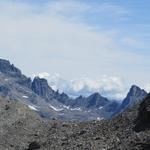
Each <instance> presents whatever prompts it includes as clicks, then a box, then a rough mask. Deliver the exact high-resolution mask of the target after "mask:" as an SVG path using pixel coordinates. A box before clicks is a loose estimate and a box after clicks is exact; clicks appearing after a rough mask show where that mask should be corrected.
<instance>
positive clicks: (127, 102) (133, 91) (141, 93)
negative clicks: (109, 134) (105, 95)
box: [115, 85, 147, 114]
mask: <svg viewBox="0 0 150 150" xmlns="http://www.w3.org/2000/svg"><path fill="white" fill-rule="evenodd" d="M146 96H147V92H146V91H145V90H143V89H141V88H140V87H138V86H136V85H132V87H131V88H130V90H129V92H128V94H127V96H126V98H125V99H124V100H123V101H122V104H121V105H120V107H119V108H118V110H117V111H116V112H115V114H118V113H119V112H123V111H124V110H125V109H127V108H129V107H132V106H134V105H135V104H138V103H139V102H141V101H142V100H143V99H144V98H145V97H146Z"/></svg>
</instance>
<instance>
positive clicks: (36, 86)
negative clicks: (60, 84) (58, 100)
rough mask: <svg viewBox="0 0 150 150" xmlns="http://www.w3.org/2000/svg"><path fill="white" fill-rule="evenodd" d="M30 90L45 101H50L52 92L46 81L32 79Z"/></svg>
mask: <svg viewBox="0 0 150 150" xmlns="http://www.w3.org/2000/svg"><path fill="white" fill-rule="evenodd" d="M32 90H33V91H34V92H35V93H36V94H38V95H39V96H41V97H43V98H45V99H51V98H52V97H53V95H54V90H52V88H50V87H49V85H48V82H47V80H46V79H41V78H39V77H36V78H34V80H33V82H32Z"/></svg>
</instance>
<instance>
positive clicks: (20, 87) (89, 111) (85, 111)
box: [0, 59, 147, 121]
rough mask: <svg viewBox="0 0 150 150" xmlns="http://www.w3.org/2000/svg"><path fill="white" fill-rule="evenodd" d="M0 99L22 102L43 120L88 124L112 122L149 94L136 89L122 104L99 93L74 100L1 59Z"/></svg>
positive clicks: (132, 90) (130, 92)
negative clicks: (101, 121)
mask: <svg viewBox="0 0 150 150" xmlns="http://www.w3.org/2000/svg"><path fill="white" fill-rule="evenodd" d="M0 96H3V97H6V98H9V99H12V100H16V101H20V102H21V103H23V104H25V105H27V106H28V107H29V108H30V109H32V110H34V111H35V112H37V113H38V114H39V115H40V116H42V117H44V118H48V119H58V120H66V121H88V120H102V119H110V118H112V117H114V116H116V115H118V114H120V113H121V112H123V111H125V110H126V109H128V108H130V107H132V106H134V105H136V104H138V103H140V102H141V101H142V100H143V98H144V97H146V96H147V93H146V91H144V90H143V89H141V88H139V87H138V86H136V85H133V86H132V87H131V89H130V90H129V92H128V94H127V96H126V98H125V99H124V100H123V101H122V103H119V102H118V101H115V100H114V101H112V100H109V99H107V98H105V97H103V96H101V95H100V93H93V94H92V95H90V96H88V97H84V96H79V97H77V98H71V97H69V96H68V95H67V94H66V93H60V92H59V91H58V90H57V91H55V90H53V89H52V88H51V87H50V86H49V84H48V81H47V80H46V79H44V78H39V77H35V78H34V79H33V80H31V78H29V77H26V76H25V75H23V74H22V72H21V71H20V69H18V68H17V67H15V66H14V65H13V64H11V63H10V62H9V61H8V60H4V59H0Z"/></svg>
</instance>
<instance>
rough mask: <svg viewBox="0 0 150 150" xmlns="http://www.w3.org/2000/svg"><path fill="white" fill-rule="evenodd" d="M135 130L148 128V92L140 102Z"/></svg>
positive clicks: (149, 102) (149, 112) (149, 106)
mask: <svg viewBox="0 0 150 150" xmlns="http://www.w3.org/2000/svg"><path fill="white" fill-rule="evenodd" d="M135 123H136V126H135V131H137V132H140V131H142V130H146V129H150V94H149V95H148V96H147V97H146V98H145V100H144V101H143V102H142V103H141V104H140V107H139V114H138V117H137V119H136V121H135Z"/></svg>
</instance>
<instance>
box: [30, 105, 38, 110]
mask: <svg viewBox="0 0 150 150" xmlns="http://www.w3.org/2000/svg"><path fill="white" fill-rule="evenodd" d="M28 107H29V108H30V109H32V110H35V111H38V109H37V108H36V106H32V105H28Z"/></svg>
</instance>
